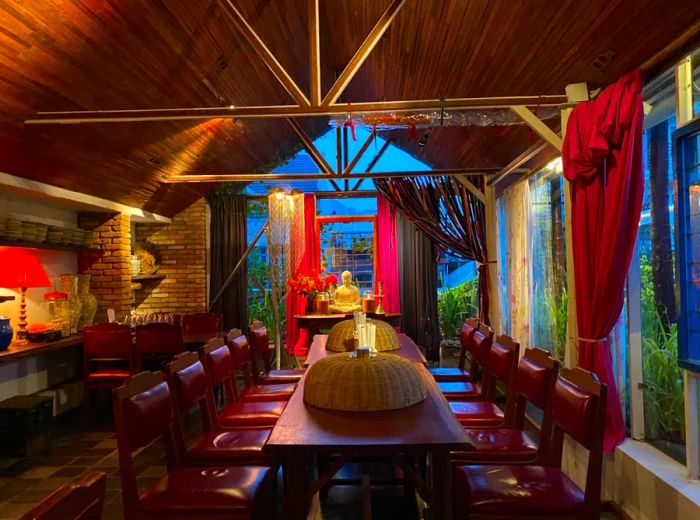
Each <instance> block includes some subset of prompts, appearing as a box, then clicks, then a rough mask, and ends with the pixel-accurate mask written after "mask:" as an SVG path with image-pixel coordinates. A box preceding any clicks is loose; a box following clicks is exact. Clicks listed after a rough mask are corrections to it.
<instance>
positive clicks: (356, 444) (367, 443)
mask: <svg viewBox="0 0 700 520" xmlns="http://www.w3.org/2000/svg"><path fill="white" fill-rule="evenodd" d="M415 365H416V367H417V368H418V370H419V371H420V374H421V377H422V379H423V382H424V383H425V386H426V390H427V393H428V397H427V398H426V400H425V401H423V402H421V403H418V404H415V405H413V406H409V407H408V408H402V409H400V410H388V411H382V412H343V411H335V410H324V409H322V408H316V407H313V406H309V405H307V404H306V403H304V378H302V380H301V381H300V382H299V385H298V386H297V389H296V391H295V392H294V394H293V395H292V397H291V399H290V400H289V402H288V403H287V406H286V407H285V409H284V411H283V412H282V415H281V416H280V418H279V420H278V421H277V424H275V426H274V428H273V429H272V433H271V434H270V437H269V439H268V441H267V447H269V449H272V450H285V449H308V450H313V451H330V452H335V453H346V454H347V453H351V454H354V453H362V454H369V453H386V452H387V451H394V452H400V451H405V450H408V449H417V450H423V449H425V450H434V449H441V450H454V449H468V448H469V446H470V444H469V440H468V437H467V435H466V433H465V432H464V428H463V427H462V426H461V425H460V424H459V422H458V421H457V419H456V418H455V416H454V414H453V413H452V411H451V410H450V407H449V405H448V403H447V401H446V400H445V398H444V396H443V395H442V393H441V392H440V390H439V388H438V387H437V384H436V383H435V380H434V379H433V377H432V376H431V375H430V373H429V372H428V370H427V369H426V368H425V366H423V365H422V364H420V363H416V364H415Z"/></svg>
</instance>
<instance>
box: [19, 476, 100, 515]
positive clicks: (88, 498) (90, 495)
mask: <svg viewBox="0 0 700 520" xmlns="http://www.w3.org/2000/svg"><path fill="white" fill-rule="evenodd" d="M106 483H107V474H106V473H103V472H101V471H90V472H88V473H86V474H85V475H83V476H82V477H80V478H78V479H76V480H74V481H73V482H70V483H68V484H64V485H63V486H61V487H59V488H58V489H56V490H55V491H54V492H53V493H51V494H50V495H49V496H47V497H46V498H45V499H44V500H42V501H41V502H39V503H38V504H37V505H35V506H34V507H33V508H32V509H31V510H29V511H27V512H26V513H25V514H24V515H22V519H21V520H99V519H100V518H102V503H103V502H104V496H105V485H106Z"/></svg>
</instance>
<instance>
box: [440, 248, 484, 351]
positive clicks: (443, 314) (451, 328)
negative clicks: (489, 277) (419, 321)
mask: <svg viewBox="0 0 700 520" xmlns="http://www.w3.org/2000/svg"><path fill="white" fill-rule="evenodd" d="M478 315H479V280H478V273H477V270H476V262H474V261H473V260H464V259H462V258H459V257H457V256H455V255H453V254H452V253H451V252H450V251H448V252H446V253H442V254H440V258H439V260H438V317H439V319H440V334H441V335H442V337H443V338H446V339H454V338H457V337H458V336H459V329H460V327H461V325H462V323H463V322H464V320H465V319H466V318H469V317H476V316H478Z"/></svg>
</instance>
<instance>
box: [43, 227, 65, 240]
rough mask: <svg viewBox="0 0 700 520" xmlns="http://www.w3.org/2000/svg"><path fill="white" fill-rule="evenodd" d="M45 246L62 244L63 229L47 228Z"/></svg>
mask: <svg viewBox="0 0 700 520" xmlns="http://www.w3.org/2000/svg"><path fill="white" fill-rule="evenodd" d="M46 243H47V244H62V243H63V228H62V227H60V226H49V227H48V230H47V232H46Z"/></svg>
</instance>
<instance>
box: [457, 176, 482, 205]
mask: <svg viewBox="0 0 700 520" xmlns="http://www.w3.org/2000/svg"><path fill="white" fill-rule="evenodd" d="M455 178H456V179H457V182H459V183H460V184H461V185H462V186H464V187H465V188H467V189H468V190H469V192H470V193H471V194H472V195H474V196H475V197H476V198H477V199H479V200H480V201H481V202H483V203H484V204H486V195H484V193H483V192H482V191H481V190H480V189H479V188H477V187H476V186H474V183H473V182H472V181H470V180H469V179H467V178H466V177H465V176H464V175H456V176H455Z"/></svg>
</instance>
